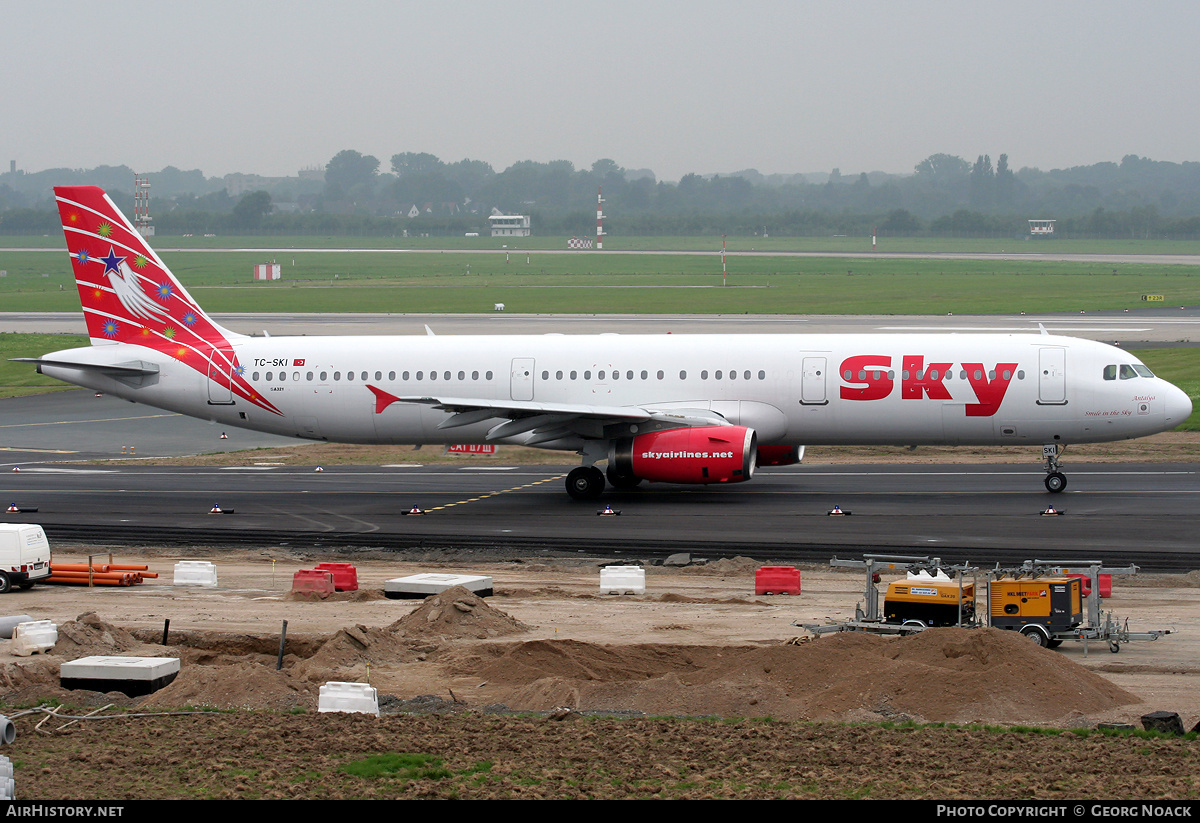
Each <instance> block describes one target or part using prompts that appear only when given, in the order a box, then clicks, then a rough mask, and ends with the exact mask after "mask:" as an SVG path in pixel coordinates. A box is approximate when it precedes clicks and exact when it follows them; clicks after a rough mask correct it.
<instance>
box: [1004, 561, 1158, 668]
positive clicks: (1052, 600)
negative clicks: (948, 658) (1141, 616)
mask: <svg viewBox="0 0 1200 823" xmlns="http://www.w3.org/2000/svg"><path fill="white" fill-rule="evenodd" d="M1138 571H1139V569H1138V567H1137V566H1134V565H1132V564H1131V565H1129V566H1121V567H1109V566H1105V565H1104V562H1103V561H1101V560H1084V561H1079V562H1071V561H1055V560H1026V561H1025V562H1024V563H1023V564H1021V565H1020V566H1018V567H1015V568H1009V569H1001V568H1000V567H999V565H997V567H996V568H995V569H994V570H992V571H991V572H990V574H989V578H990V579H989V584H988V597H989V601H988V615H989V619H990V625H992V626H994V627H996V628H998V629H1007V630H1010V631H1019V632H1020V633H1021V634H1023V635H1025V636H1026V637H1028V638H1029V639H1030V640H1032V641H1034V642H1035V643H1037V644H1038V645H1039V646H1046V647H1047V648H1051V649H1053V648H1055V647H1056V646H1059V645H1061V644H1062V643H1063V642H1064V641H1066V640H1072V641H1076V642H1080V643H1083V648H1084V653H1085V654H1086V653H1087V650H1088V646H1089V644H1090V643H1091V642H1092V641H1096V642H1101V643H1107V644H1108V650H1109V651H1110V652H1112V653H1113V654H1116V653H1117V652H1119V651H1120V650H1121V644H1122V643H1128V642H1129V641H1131V640H1157V639H1158V638H1160V637H1165V636H1166V635H1168V634H1174V632H1175V630H1174V629H1154V630H1150V631H1144V632H1131V631H1130V630H1129V620H1128V618H1127V619H1125V620H1121V619H1120V618H1118V617H1117V616H1116V615H1115V614H1114V613H1113V612H1112V611H1111V610H1109V611H1104V610H1103V609H1101V608H1100V576H1101V575H1118V576H1122V577H1132V576H1134V575H1136V574H1137V573H1138ZM1080 574H1081V575H1083V576H1085V577H1086V578H1087V580H1088V582H1089V584H1090V587H1089V589H1088V594H1087V596H1086V598H1085V597H1083V595H1082V587H1083V580H1082V579H1081V578H1079V577H1069V576H1068V575H1080ZM1081 603H1082V604H1083V605H1084V608H1083V611H1082V613H1080V605H1081Z"/></svg>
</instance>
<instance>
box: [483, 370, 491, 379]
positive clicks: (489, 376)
mask: <svg viewBox="0 0 1200 823" xmlns="http://www.w3.org/2000/svg"><path fill="white" fill-rule="evenodd" d="M484 378H485V379H487V380H491V379H492V373H491V372H488V373H487V374H485V375H484Z"/></svg>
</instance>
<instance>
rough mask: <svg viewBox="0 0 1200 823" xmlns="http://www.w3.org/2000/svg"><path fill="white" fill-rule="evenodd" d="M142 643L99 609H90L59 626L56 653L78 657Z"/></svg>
mask: <svg viewBox="0 0 1200 823" xmlns="http://www.w3.org/2000/svg"><path fill="white" fill-rule="evenodd" d="M141 645H142V644H141V643H140V642H139V641H138V639H137V638H136V637H134V636H133V635H132V634H130V633H129V632H127V631H125V630H124V629H119V628H117V627H116V626H114V625H112V624H111V623H106V622H104V621H103V620H101V619H100V617H99V616H98V615H97V614H96V613H95V612H86V613H85V614H81V615H79V617H77V618H75V619H74V620H68V621H67V622H66V623H62V624H60V625H59V627H58V643H57V644H55V646H54V653H55V655H57V656H60V657H63V658H65V659H67V660H74V659H76V658H78V657H88V656H90V655H94V654H118V653H120V652H128V651H131V650H132V649H135V648H138V647H140V646H141Z"/></svg>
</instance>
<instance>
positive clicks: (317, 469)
mask: <svg viewBox="0 0 1200 823" xmlns="http://www.w3.org/2000/svg"><path fill="white" fill-rule="evenodd" d="M313 471H315V472H323V471H325V470H324V469H323V468H321V467H320V466H317V467H316V468H315V469H313Z"/></svg>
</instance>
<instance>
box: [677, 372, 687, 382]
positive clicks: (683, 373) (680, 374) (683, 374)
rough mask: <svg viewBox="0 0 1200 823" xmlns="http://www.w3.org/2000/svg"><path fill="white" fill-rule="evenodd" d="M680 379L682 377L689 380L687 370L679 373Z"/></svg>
mask: <svg viewBox="0 0 1200 823" xmlns="http://www.w3.org/2000/svg"><path fill="white" fill-rule="evenodd" d="M679 379H680V380H687V372H685V371H681V372H680V373H679Z"/></svg>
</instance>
